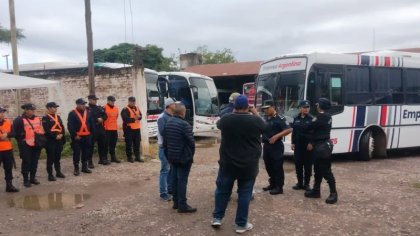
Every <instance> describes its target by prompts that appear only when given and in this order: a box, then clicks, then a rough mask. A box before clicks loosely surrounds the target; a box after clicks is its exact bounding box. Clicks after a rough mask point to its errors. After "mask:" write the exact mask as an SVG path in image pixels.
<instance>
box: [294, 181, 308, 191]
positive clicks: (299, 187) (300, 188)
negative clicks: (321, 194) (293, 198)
mask: <svg viewBox="0 0 420 236" xmlns="http://www.w3.org/2000/svg"><path fill="white" fill-rule="evenodd" d="M292 188H293V189H294V190H302V189H305V187H304V186H303V185H302V184H300V183H297V184H296V185H295V186H293V187H292Z"/></svg>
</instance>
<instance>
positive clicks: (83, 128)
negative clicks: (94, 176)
mask: <svg viewBox="0 0 420 236" xmlns="http://www.w3.org/2000/svg"><path fill="white" fill-rule="evenodd" d="M86 103H87V102H86V101H85V100H84V99H83V98H79V99H77V100H76V108H75V109H74V110H73V111H71V112H70V113H69V116H68V118H67V129H68V131H69V133H70V137H71V147H72V149H73V165H74V172H73V174H74V175H75V176H78V175H80V170H79V162H80V156H81V157H82V172H84V173H88V174H89V173H92V171H91V170H89V168H88V159H89V154H90V148H91V147H92V137H91V135H92V133H93V132H94V129H95V124H94V122H93V119H92V118H91V114H90V112H89V111H88V110H87V109H86Z"/></svg>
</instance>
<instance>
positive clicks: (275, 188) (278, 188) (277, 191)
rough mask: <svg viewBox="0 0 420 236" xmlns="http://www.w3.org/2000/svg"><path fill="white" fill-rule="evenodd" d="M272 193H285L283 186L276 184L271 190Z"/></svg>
mask: <svg viewBox="0 0 420 236" xmlns="http://www.w3.org/2000/svg"><path fill="white" fill-rule="evenodd" d="M270 194H271V195H277V194H283V188H282V187H279V186H276V187H274V188H273V189H271V190H270Z"/></svg>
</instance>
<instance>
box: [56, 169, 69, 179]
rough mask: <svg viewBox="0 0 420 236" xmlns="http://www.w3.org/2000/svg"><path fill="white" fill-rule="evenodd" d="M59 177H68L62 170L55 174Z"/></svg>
mask: <svg viewBox="0 0 420 236" xmlns="http://www.w3.org/2000/svg"><path fill="white" fill-rule="evenodd" d="M55 176H56V177H57V178H62V179H64V178H66V176H65V175H64V174H63V173H61V172H60V171H59V172H57V174H56V175H55Z"/></svg>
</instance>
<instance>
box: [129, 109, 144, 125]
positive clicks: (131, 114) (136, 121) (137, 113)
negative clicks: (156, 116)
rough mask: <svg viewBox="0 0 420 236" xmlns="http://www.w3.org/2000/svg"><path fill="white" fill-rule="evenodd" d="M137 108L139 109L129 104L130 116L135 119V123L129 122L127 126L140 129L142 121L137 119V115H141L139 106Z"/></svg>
mask: <svg viewBox="0 0 420 236" xmlns="http://www.w3.org/2000/svg"><path fill="white" fill-rule="evenodd" d="M136 108H137V109H136V110H135V111H134V110H133V109H131V108H130V107H129V106H127V110H128V111H129V112H130V118H132V119H135V121H134V122H133V123H127V126H128V127H130V128H131V129H140V127H141V125H140V121H139V120H138V119H136V115H137V116H140V109H139V108H138V107H136Z"/></svg>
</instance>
